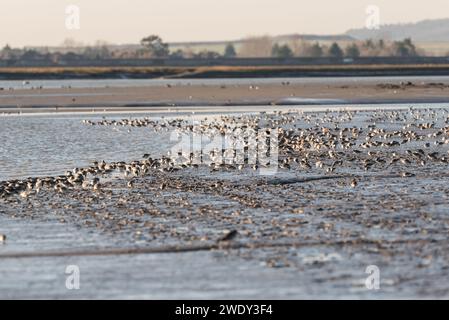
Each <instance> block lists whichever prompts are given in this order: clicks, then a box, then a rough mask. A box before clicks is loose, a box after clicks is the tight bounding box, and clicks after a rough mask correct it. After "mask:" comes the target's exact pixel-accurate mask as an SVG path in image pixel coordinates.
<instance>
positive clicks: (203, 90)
mask: <svg viewBox="0 0 449 320" xmlns="http://www.w3.org/2000/svg"><path fill="white" fill-rule="evenodd" d="M205 83H207V82H205ZM205 83H201V84H198V83H195V82H189V81H188V80H187V81H184V82H183V83H182V84H179V83H176V81H175V80H173V84H171V83H170V82H166V83H164V84H160V85H152V86H132V87H131V86H130V87H126V86H120V87H95V88H45V87H43V88H40V87H35V88H32V87H31V88H24V89H11V88H7V87H3V88H2V89H0V108H1V110H3V111H4V112H5V111H8V110H9V109H17V108H21V109H22V110H23V111H27V109H29V108H33V107H34V108H38V107H40V108H50V109H54V110H56V109H58V108H74V110H76V109H77V108H107V109H109V108H120V107H122V108H123V107H125V108H132V107H146V106H151V107H155V106H164V107H176V106H202V105H206V106H232V105H297V104H344V103H361V104H362V103H401V102H422V103H427V102H429V103H430V102H446V101H448V100H449V80H446V79H445V80H441V81H440V80H438V82H435V81H432V80H429V79H426V80H421V81H415V82H411V81H398V80H394V78H391V79H379V80H370V81H360V82H358V81H350V80H342V81H339V82H335V83H329V82H327V83H326V82H323V83H322V82H319V81H314V80H311V81H310V82H306V81H302V82H300V83H297V82H293V81H292V82H290V81H285V80H279V81H276V80H273V81H270V82H267V83H264V82H261V81H258V80H257V79H255V80H254V82H247V83H244V84H241V83H238V82H236V83H234V84H232V82H223V84H219V83H217V82H214V83H212V84H205ZM28 111H30V110H28Z"/></svg>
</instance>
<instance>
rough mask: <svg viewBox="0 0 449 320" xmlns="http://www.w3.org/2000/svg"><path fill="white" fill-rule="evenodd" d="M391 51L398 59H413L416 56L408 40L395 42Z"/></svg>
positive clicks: (412, 45)
mask: <svg viewBox="0 0 449 320" xmlns="http://www.w3.org/2000/svg"><path fill="white" fill-rule="evenodd" d="M393 51H394V55H395V56H399V57H413V56H416V55H417V52H416V47H415V45H414V44H413V42H412V39H410V38H407V39H404V40H403V41H396V42H395V43H394V44H393Z"/></svg>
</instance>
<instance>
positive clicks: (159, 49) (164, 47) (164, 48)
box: [140, 35, 169, 58]
mask: <svg viewBox="0 0 449 320" xmlns="http://www.w3.org/2000/svg"><path fill="white" fill-rule="evenodd" d="M140 44H141V45H142V46H143V47H145V48H146V49H147V50H149V51H150V53H151V56H152V57H155V58H164V57H167V56H168V53H169V50H168V44H167V43H164V42H163V41H162V39H161V38H160V37H159V36H156V35H151V36H149V37H146V38H143V39H142V40H141V41H140Z"/></svg>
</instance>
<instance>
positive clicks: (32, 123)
mask: <svg viewBox="0 0 449 320" xmlns="http://www.w3.org/2000/svg"><path fill="white" fill-rule="evenodd" d="M127 116H131V115H123V114H122V115H120V114H117V115H109V116H107V118H108V119H111V120H112V119H122V118H124V117H127ZM139 116H145V115H139ZM84 119H90V120H101V119H102V116H100V115H91V116H85V115H39V116H30V117H28V116H27V117H0V141H2V143H1V144H0V181H2V180H7V179H12V178H24V177H28V176H46V175H60V174H63V173H64V172H65V170H71V169H72V168H75V167H82V166H87V165H89V163H91V162H92V161H94V160H104V161H129V160H132V159H140V158H141V157H142V155H143V154H145V153H149V154H151V155H154V156H156V155H157V156H158V155H160V154H162V153H163V152H165V151H166V150H168V148H169V147H170V143H171V142H170V136H169V133H167V134H164V133H163V132H162V133H154V131H152V130H150V129H148V128H132V129H129V128H123V127H122V128H114V129H113V130H111V128H106V127H100V126H92V127H87V126H85V125H83V124H82V120H84Z"/></svg>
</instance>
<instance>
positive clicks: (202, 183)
mask: <svg viewBox="0 0 449 320" xmlns="http://www.w3.org/2000/svg"><path fill="white" fill-rule="evenodd" d="M404 90H407V89H404ZM277 108H278V107H276V106H272V107H271V111H272V112H269V113H268V114H259V113H254V112H251V113H245V114H243V115H241V116H234V115H224V116H223V117H221V116H220V115H219V114H215V116H214V117H210V116H209V117H208V120H204V121H203V122H202V123H199V122H193V123H192V121H191V119H190V118H189V117H181V116H180V117H179V119H178V120H174V119H176V117H175V118H173V117H171V118H168V119H166V120H157V119H152V118H151V117H150V118H142V117H138V116H135V117H126V118H124V119H123V120H115V122H113V121H112V120H111V119H108V116H107V115H106V118H105V119H98V118H92V119H89V121H85V122H84V123H83V122H81V121H78V125H79V126H80V128H81V127H82V128H83V129H84V130H87V132H89V131H91V132H93V130H105V131H106V132H109V133H110V136H111V139H113V137H114V135H116V134H117V133H116V132H115V131H114V130H115V128H116V127H123V128H127V129H130V130H149V131H154V132H156V133H157V132H161V133H162V132H169V131H171V130H175V131H176V132H178V133H183V132H184V133H189V132H192V131H195V132H196V133H197V134H199V133H201V132H203V131H204V132H205V133H206V134H208V129H210V128H222V127H223V126H224V125H230V124H232V123H234V124H237V125H238V126H237V127H239V126H243V125H244V126H248V125H250V126H254V125H258V124H260V122H259V121H260V120H261V119H262V120H264V123H265V126H268V127H269V128H283V129H282V131H281V132H282V134H281V137H280V140H279V141H280V148H279V149H280V158H279V159H280V163H279V164H278V167H277V170H276V172H275V174H274V175H263V174H260V171H259V169H260V168H254V167H253V166H252V165H250V164H247V165H244V166H243V167H242V168H237V165H212V166H211V165H208V164H200V165H198V166H193V165H192V164H189V163H188V162H187V164H186V165H185V166H182V165H181V164H180V163H178V164H176V163H175V162H173V163H172V162H171V161H168V160H163V158H159V157H158V158H155V159H154V161H153V160H152V161H151V162H147V161H149V160H148V157H142V158H139V159H134V160H135V161H134V162H132V161H129V162H128V164H127V165H128V166H129V167H126V168H127V169H126V170H128V169H129V171H130V172H131V175H128V176H127V175H126V172H124V171H125V170H119V169H118V167H116V168H115V169H113V170H109V169H105V168H106V167H105V166H106V165H108V164H104V165H102V164H101V163H100V164H96V165H91V167H90V168H89V169H88V168H85V170H91V171H92V173H89V174H88V175H86V177H87V179H93V178H94V177H98V178H99V179H100V180H99V181H100V184H101V186H100V187H99V188H97V189H96V190H95V188H94V187H93V185H92V184H89V185H87V186H86V187H82V186H81V185H80V184H77V183H76V182H74V184H73V185H70V183H68V180H69V176H67V175H66V176H65V178H61V179H60V180H57V181H56V180H55V176H51V177H48V179H49V180H48V185H45V186H42V187H40V188H39V191H37V190H35V184H36V183H37V182H36V181H34V182H33V183H32V188H31V189H28V188H27V187H26V185H27V184H26V181H25V180H23V179H22V182H20V181H15V182H11V181H9V182H7V183H5V182H3V184H2V190H3V196H2V198H1V199H0V213H1V215H0V225H1V227H0V233H2V234H6V235H7V240H6V242H5V243H4V244H3V245H0V260H1V262H2V263H1V264H0V265H1V267H0V276H1V279H3V280H2V281H1V282H0V296H2V297H8V298H18V297H31V298H35V297H38V298H43V297H50V298H69V297H76V298H136V297H139V298H266V299H269V298H285V299H289V298H291V299H294V298H447V297H448V295H449V287H448V285H447V283H448V281H446V280H447V279H449V269H448V268H447V266H448V263H449V256H448V254H447V252H448V250H447V249H448V245H449V242H448V240H447V232H448V230H449V220H448V216H447V207H448V205H449V189H448V184H447V180H448V178H449V175H448V174H447V168H448V164H449V159H448V157H449V154H448V150H449V136H448V134H449V131H448V121H449V120H448V119H449V110H448V109H447V106H446V107H444V106H439V107H438V108H430V109H425V108H423V107H421V108H416V109H408V108H406V107H402V108H394V107H393V108H389V109H383V110H359V111H357V110H352V111H351V110H347V109H346V108H345V107H343V108H341V109H340V110H337V111H333V112H329V111H313V110H307V111H305V112H304V110H303V109H302V108H300V107H298V108H292V110H291V111H286V110H284V112H283V113H273V112H274V111H276V110H277ZM86 117H87V118H88V116H87V115H86ZM198 117H199V118H200V119H201V116H198ZM19 118H21V117H17V119H19ZM130 118H131V119H130ZM9 119H10V120H11V121H14V119H15V118H9ZM132 119H134V120H132ZM290 129H291V130H290ZM161 137H162V136H161ZM155 143H157V142H156V141H155ZM149 151H150V150H149ZM142 156H143V155H142ZM159 156H162V155H159ZM295 159H296V160H295ZM98 160H100V159H98ZM172 161H175V160H172ZM116 165H119V164H118V163H115V164H114V163H109V166H112V167H114V166H116ZM261 165H262V164H261ZM137 168H139V169H137ZM173 168H175V169H176V170H174V169H173ZM70 169H71V168H67V170H70ZM79 169H80V170H84V169H83V168H79ZM122 169H123V167H122ZM133 172H135V174H134V173H133ZM60 174H61V175H63V174H64V173H63V172H61V173H60ZM72 178H73V177H72ZM72 178H71V179H72ZM72 180H73V179H72ZM58 181H59V182H58ZM62 181H63V183H64V184H65V185H66V187H64V188H63V187H62V186H61V184H60V183H61V182H62ZM130 182H132V183H131V184H130ZM14 189H16V190H14ZM22 192H25V193H24V194H23V193H22ZM231 235H234V236H233V237H232V236H231ZM68 264H76V265H79V267H80V270H81V288H82V289H81V290H79V291H70V290H67V289H66V288H65V274H64V270H65V267H66V266H67V265H68ZM369 265H376V266H378V267H379V269H380V271H381V278H380V281H381V282H380V283H381V289H380V290H368V289H367V288H366V287H365V280H366V277H367V274H366V273H365V270H366V267H367V266H369Z"/></svg>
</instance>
